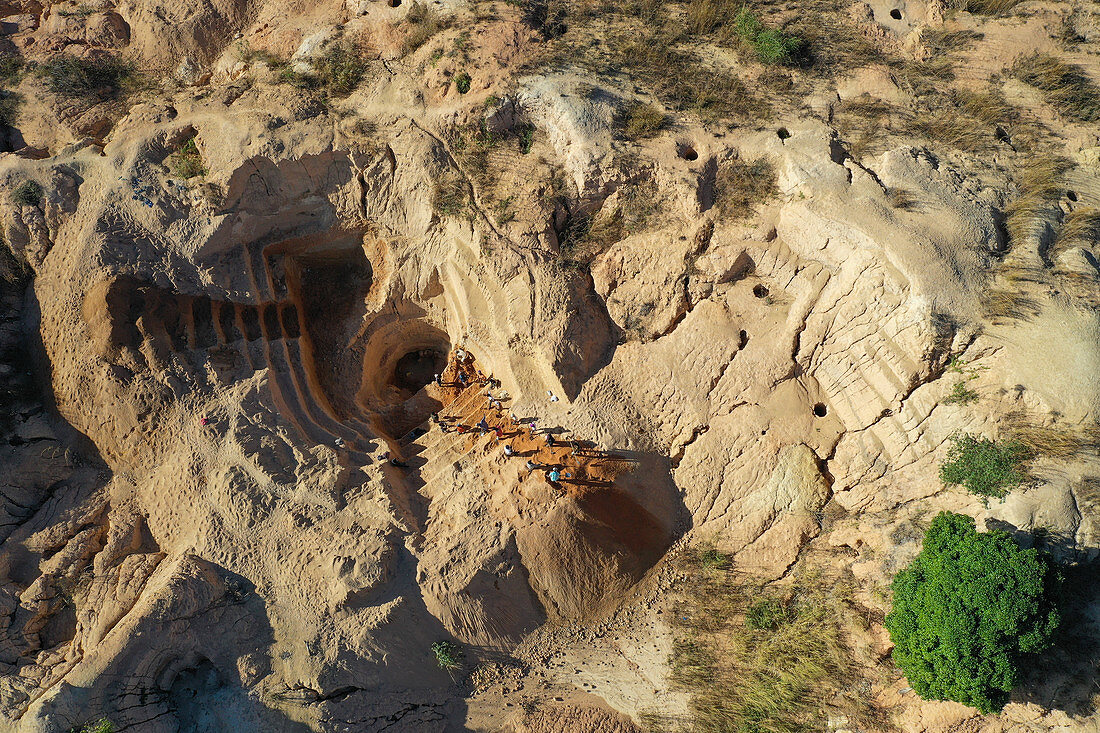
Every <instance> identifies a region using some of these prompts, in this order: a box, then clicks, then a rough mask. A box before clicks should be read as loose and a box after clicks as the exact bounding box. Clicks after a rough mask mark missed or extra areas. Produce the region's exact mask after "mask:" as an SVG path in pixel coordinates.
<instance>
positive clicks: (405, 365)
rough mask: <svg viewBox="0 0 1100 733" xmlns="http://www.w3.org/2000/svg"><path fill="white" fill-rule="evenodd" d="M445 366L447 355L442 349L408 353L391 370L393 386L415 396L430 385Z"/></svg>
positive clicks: (418, 350)
mask: <svg viewBox="0 0 1100 733" xmlns="http://www.w3.org/2000/svg"><path fill="white" fill-rule="evenodd" d="M445 366H447V354H446V352H445V351H443V350H442V349H417V350H415V351H410V352H409V353H407V354H405V355H404V356H402V357H401V358H400V359H398V360H397V364H396V365H395V366H394V369H393V384H394V385H395V386H397V387H398V388H400V389H402V390H407V391H409V392H412V393H413V394H415V393H417V392H419V391H420V390H421V389H423V388H424V387H425V386H427V385H428V384H431V382H432V380H433V379H434V378H435V375H436V374H439V373H441V372H442V371H443V368H444V367H445Z"/></svg>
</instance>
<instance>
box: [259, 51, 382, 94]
mask: <svg viewBox="0 0 1100 733" xmlns="http://www.w3.org/2000/svg"><path fill="white" fill-rule="evenodd" d="M309 64H310V67H311V71H308V72H301V71H295V70H294V68H292V67H291V66H289V65H287V66H285V67H282V68H281V70H280V71H279V81H281V82H283V83H285V84H290V85H292V86H296V87H298V88H299V89H312V90H315V91H318V92H321V93H322V94H324V95H325V96H328V97H346V96H348V95H349V94H351V93H352V92H353V91H355V88H356V87H357V86H359V83H360V82H361V81H362V80H363V77H364V76H365V75H366V71H367V62H366V61H364V60H363V58H362V56H361V55H360V54H359V51H358V50H357V49H356V48H355V47H353V46H351V45H350V44H348V43H344V42H338V43H333V44H332V45H330V46H329V47H328V48H327V49H325V51H324V53H322V54H320V55H318V56H316V57H314V58H312V59H310V62H309Z"/></svg>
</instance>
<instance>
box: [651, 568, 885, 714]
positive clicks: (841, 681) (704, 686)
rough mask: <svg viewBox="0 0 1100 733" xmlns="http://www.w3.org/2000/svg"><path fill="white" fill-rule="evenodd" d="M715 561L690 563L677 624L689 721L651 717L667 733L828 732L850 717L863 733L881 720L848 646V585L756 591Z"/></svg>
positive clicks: (677, 665) (679, 679) (676, 674)
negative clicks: (831, 722) (836, 718)
mask: <svg viewBox="0 0 1100 733" xmlns="http://www.w3.org/2000/svg"><path fill="white" fill-rule="evenodd" d="M707 552H708V550H707V549H706V548H703V549H696V550H693V551H689V552H688V553H686V557H685V558H684V559H685V562H684V563H683V565H682V567H683V570H684V572H685V573H686V575H687V580H686V582H685V584H684V589H685V593H684V595H683V597H682V599H681V602H680V603H679V604H678V605H677V606H676V608H674V609H673V610H674V613H673V615H672V618H673V620H674V623H675V626H676V630H677V638H676V640H675V644H674V647H673V652H672V659H671V662H672V669H673V681H674V683H675V684H676V685H677V686H679V687H680V688H682V689H684V690H685V691H687V692H688V693H689V694H690V695H691V699H690V708H691V716H690V720H689V721H680V723H681V724H682V723H685V722H686V723H687V727H686V728H676V727H673V726H674V723H673V722H672V721H668V720H663V719H661V715H660V714H659V713H656V714H654V715H652V716H649V717H650V718H651V719H652V722H653V723H654V724H655V725H656V726H658V727H659V729H670V728H671V729H675V730H681V729H683V730H692V731H699V732H702V733H726V732H736V733H741V732H745V733H750V732H751V733H756V732H760V733H772V732H774V733H780V732H782V733H799V732H805V733H810V732H816V731H821V730H826V729H827V718H828V717H829V716H830V715H835V714H843V715H847V716H848V717H849V719H851V720H852V727H853V728H858V729H865V728H863V726H864V725H867V724H870V721H871V720H876V719H878V717H879V715H878V711H877V710H876V709H875V707H874V705H873V702H872V701H871V699H870V695H869V691H870V686H869V685H868V686H863V685H857V684H855V679H854V674H855V669H856V666H855V662H854V657H853V652H852V650H851V649H850V648H849V647H848V646H847V645H846V643H845V640H844V639H845V634H844V631H843V624H844V623H845V619H850V618H852V617H853V610H854V609H853V608H852V607H851V605H850V604H851V596H850V586H849V584H848V583H847V582H823V581H822V579H821V578H818V577H800V578H799V579H798V581H797V582H796V583H795V584H794V586H793V587H790V588H788V589H785V590H782V591H780V590H773V589H761V588H756V587H749V586H746V585H742V584H741V583H740V582H739V579H738V576H737V575H736V574H735V573H734V572H732V571H731V570H729V569H728V568H727V567H726V566H723V567H721V568H715V567H711V566H710V564H709V563H707V562H705V557H706V554H707ZM873 729H879V728H873Z"/></svg>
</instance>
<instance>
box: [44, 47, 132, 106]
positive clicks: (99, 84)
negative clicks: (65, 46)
mask: <svg viewBox="0 0 1100 733" xmlns="http://www.w3.org/2000/svg"><path fill="white" fill-rule="evenodd" d="M38 68H39V73H40V74H41V75H42V77H43V78H44V79H45V80H46V86H47V87H48V88H49V90H50V91H51V92H53V93H54V94H57V95H59V96H62V97H69V98H83V99H90V100H98V101H105V100H108V99H114V98H115V97H117V96H119V95H120V94H122V93H124V92H126V91H128V90H129V89H130V88H132V87H133V86H134V84H135V83H136V81H137V72H136V71H135V69H134V65H133V64H131V63H130V62H128V61H124V60H123V59H120V58H118V57H117V56H106V55H104V56H92V57H79V58H78V57H76V56H71V55H69V54H62V53H59V54H57V55H55V56H54V57H53V58H51V59H50V60H49V61H47V62H46V63H44V64H42V65H41V66H40V67H38Z"/></svg>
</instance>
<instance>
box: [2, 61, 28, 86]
mask: <svg viewBox="0 0 1100 733" xmlns="http://www.w3.org/2000/svg"><path fill="white" fill-rule="evenodd" d="M25 65H26V64H25V62H24V61H23V57H22V56H4V57H3V58H0V83H3V84H7V85H15V84H18V83H19V81H20V79H22V78H23V67H24V66H25Z"/></svg>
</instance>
